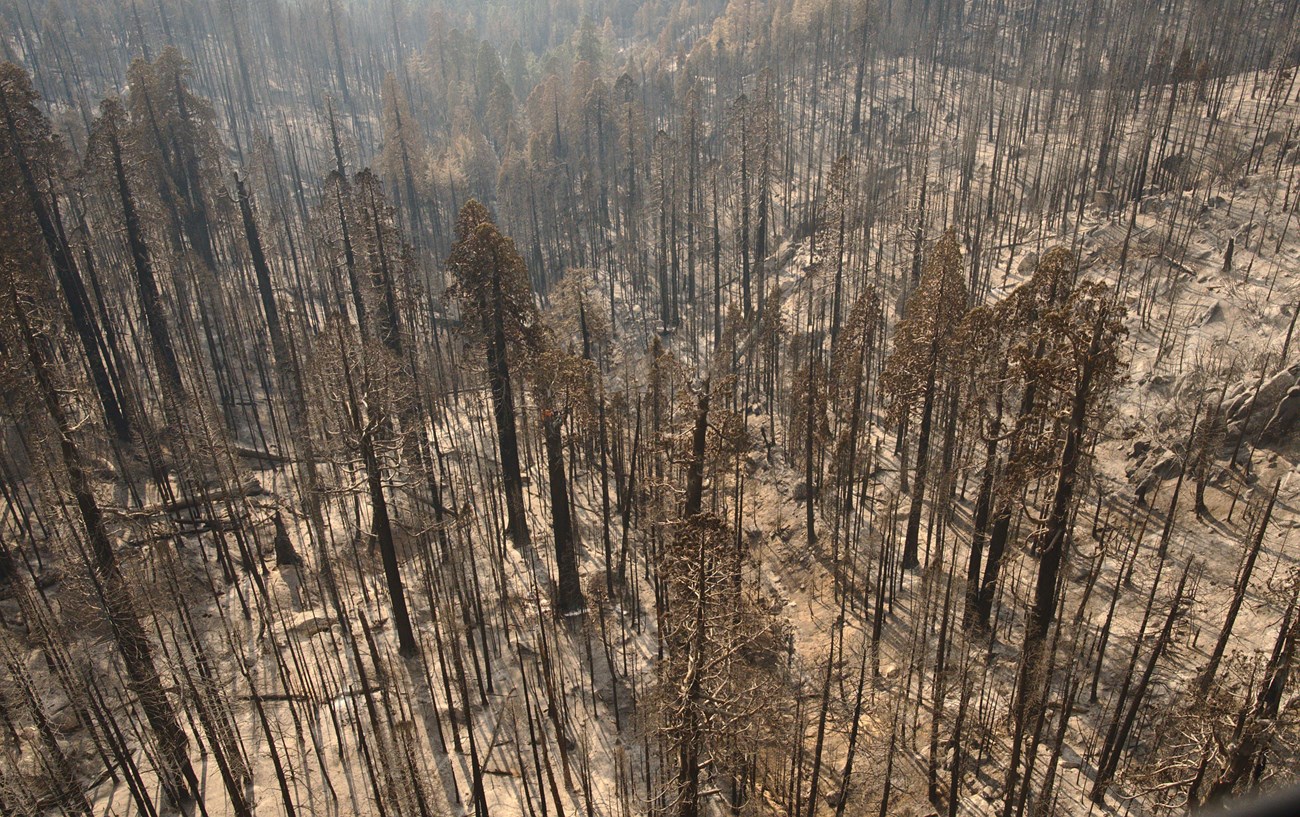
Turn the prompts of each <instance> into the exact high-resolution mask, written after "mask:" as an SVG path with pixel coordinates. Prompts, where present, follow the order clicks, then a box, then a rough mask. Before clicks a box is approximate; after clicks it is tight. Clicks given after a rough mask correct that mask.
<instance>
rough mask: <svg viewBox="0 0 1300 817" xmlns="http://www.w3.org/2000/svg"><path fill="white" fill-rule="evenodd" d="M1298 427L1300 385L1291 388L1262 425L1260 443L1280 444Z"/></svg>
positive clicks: (1299, 417) (1299, 421)
mask: <svg viewBox="0 0 1300 817" xmlns="http://www.w3.org/2000/svg"><path fill="white" fill-rule="evenodd" d="M1297 426H1300V385H1296V386H1292V387H1291V389H1290V390H1289V391H1288V392H1287V393H1286V394H1285V395H1283V397H1282V399H1281V400H1279V401H1278V404H1277V408H1275V409H1274V410H1273V414H1272V416H1270V417H1269V418H1268V422H1267V423H1266V424H1265V425H1264V430H1263V431H1262V432H1261V434H1260V441H1261V442H1265V443H1276V442H1281V441H1282V440H1284V439H1288V438H1290V437H1291V436H1292V435H1293V434H1294V433H1295V431H1296V428H1297Z"/></svg>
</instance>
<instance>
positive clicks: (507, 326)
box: [447, 200, 537, 546]
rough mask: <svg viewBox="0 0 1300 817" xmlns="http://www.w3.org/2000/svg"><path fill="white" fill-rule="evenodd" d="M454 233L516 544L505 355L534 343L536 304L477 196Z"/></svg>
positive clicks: (521, 516) (523, 528)
mask: <svg viewBox="0 0 1300 817" xmlns="http://www.w3.org/2000/svg"><path fill="white" fill-rule="evenodd" d="M456 235H457V240H456V243H455V245H454V246H453V247H452V249H451V254H450V255H449V256H448V257H447V269H448V271H449V272H450V273H451V274H452V277H453V280H454V293H455V295H456V298H457V300H458V302H459V303H460V305H461V315H462V320H463V321H464V323H465V325H466V329H467V330H468V331H469V332H470V333H471V334H472V335H473V336H474V337H476V338H477V339H478V342H479V343H481V344H482V345H483V349H484V352H485V355H486V358H487V379H488V387H489V388H490V390H491V393H492V413H493V417H494V418H495V420H496V428H497V446H498V451H499V452H500V455H501V480H502V483H503V485H504V488H505V495H506V514H507V525H506V531H507V533H508V534H509V535H510V537H511V538H512V539H514V541H515V543H516V544H518V545H520V546H527V545H528V544H529V535H528V519H527V505H526V503H525V502H524V481H523V472H522V468H521V466H520V462H519V430H518V424H517V420H516V417H517V411H516V408H515V396H514V386H513V383H512V380H511V377H512V371H511V368H510V359H511V356H512V355H513V354H515V353H527V352H528V351H529V350H531V349H533V348H534V343H535V341H534V337H533V333H534V331H535V329H536V318H537V316H536V311H537V310H536V306H535V305H534V304H533V292H532V286H531V285H530V284H529V280H528V270H527V268H526V267H525V266H524V259H523V258H522V257H521V256H520V255H519V251H518V250H516V249H515V243H514V241H512V240H510V239H509V238H507V237H506V236H504V235H502V234H501V231H500V230H499V229H497V226H496V224H495V223H494V222H493V221H492V217H491V216H490V215H489V214H488V211H487V208H485V207H484V206H483V205H481V204H479V203H478V202H477V201H472V200H471V201H469V202H468V203H466V205H465V206H464V207H463V208H461V211H460V216H459V218H458V219H457V220H456Z"/></svg>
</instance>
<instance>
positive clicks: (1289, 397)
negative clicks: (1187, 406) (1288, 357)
mask: <svg viewBox="0 0 1300 817" xmlns="http://www.w3.org/2000/svg"><path fill="white" fill-rule="evenodd" d="M1298 386H1300V363H1297V364H1294V365H1292V366H1288V367H1287V368H1285V369H1283V370H1282V371H1280V372H1278V373H1277V374H1274V375H1273V376H1271V377H1269V378H1267V379H1265V380H1264V382H1263V383H1262V384H1261V383H1260V381H1259V379H1258V378H1250V377H1247V378H1245V379H1243V380H1242V381H1241V382H1240V383H1238V384H1237V385H1235V386H1233V387H1232V388H1230V389H1229V390H1228V393H1227V394H1226V395H1225V396H1224V400H1223V409H1222V411H1223V417H1224V420H1225V421H1226V422H1227V426H1228V437H1229V439H1233V438H1235V437H1236V436H1237V435H1239V434H1241V433H1242V431H1243V430H1244V431H1245V436H1246V438H1247V439H1253V438H1255V437H1257V436H1258V437H1259V438H1260V441H1261V442H1263V443H1276V442H1280V441H1282V440H1284V439H1286V438H1287V437H1289V436H1290V435H1291V434H1293V433H1294V432H1295V431H1296V429H1297V421H1300V393H1297V387H1298Z"/></svg>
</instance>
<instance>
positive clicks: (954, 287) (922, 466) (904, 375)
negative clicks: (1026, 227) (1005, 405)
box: [882, 230, 968, 568]
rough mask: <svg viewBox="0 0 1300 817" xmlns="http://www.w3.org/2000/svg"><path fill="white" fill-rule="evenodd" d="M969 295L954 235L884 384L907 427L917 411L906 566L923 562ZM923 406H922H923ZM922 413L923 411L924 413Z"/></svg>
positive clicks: (938, 246)
mask: <svg viewBox="0 0 1300 817" xmlns="http://www.w3.org/2000/svg"><path fill="white" fill-rule="evenodd" d="M967 299H968V295H967V292H966V276H965V275H964V274H963V271H962V260H961V248H960V246H958V244H957V234H956V232H955V231H952V230H949V231H948V232H946V233H944V235H943V237H942V238H940V239H939V241H938V242H937V243H935V245H934V247H933V248H932V249H931V250H930V252H929V253H928V254H927V256H926V258H925V266H924V269H923V270H922V273H921V282H920V284H919V285H918V286H917V288H916V291H915V292H913V293H912V295H911V297H910V298H908V300H907V314H906V317H904V318H903V320H901V321H899V324H898V328H897V330H896V331H895V333H894V349H893V352H892V353H890V355H889V357H888V359H886V361H885V374H884V380H883V381H882V384H883V385H884V387H885V390H886V391H887V392H888V394H889V398H890V400H891V401H892V402H891V406H892V408H891V411H892V414H893V415H894V416H895V417H897V418H898V420H899V423H900V424H903V425H906V423H907V422H908V420H909V419H910V418H911V415H912V414H913V412H917V432H916V471H915V475H914V476H913V478H912V495H911V504H910V505H909V507H908V512H907V532H906V534H905V537H906V538H905V539H904V542H903V567H904V568H913V567H916V566H918V565H919V564H920V563H921V560H920V557H919V543H920V539H921V513H922V506H923V503H924V501H925V490H926V486H927V476H928V474H929V469H930V437H931V434H932V432H933V429H934V415H935V404H936V401H937V400H938V399H939V396H940V391H941V390H942V389H944V388H945V385H946V379H947V378H948V377H949V375H950V372H949V366H948V362H949V361H948V358H949V355H950V354H951V353H952V351H953V349H954V348H955V344H956V342H957V340H958V338H959V337H960V335H959V334H958V328H959V327H960V325H961V319H962V316H963V315H965V314H966V310H967V306H968V305H967ZM918 403H919V405H918ZM918 410H919V411H918Z"/></svg>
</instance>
